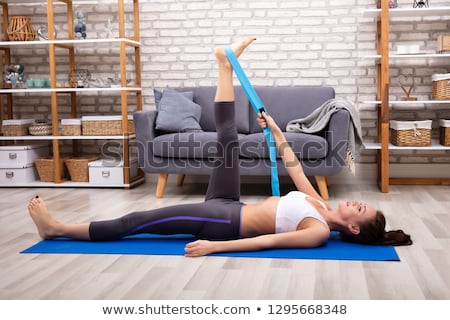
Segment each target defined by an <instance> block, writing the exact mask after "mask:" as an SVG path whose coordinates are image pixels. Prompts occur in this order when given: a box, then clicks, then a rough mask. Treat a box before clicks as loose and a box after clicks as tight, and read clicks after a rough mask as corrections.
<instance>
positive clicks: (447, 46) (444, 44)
mask: <svg viewBox="0 0 450 320" xmlns="http://www.w3.org/2000/svg"><path fill="white" fill-rule="evenodd" d="M445 51H450V34H441V35H440V36H439V37H438V52H445Z"/></svg>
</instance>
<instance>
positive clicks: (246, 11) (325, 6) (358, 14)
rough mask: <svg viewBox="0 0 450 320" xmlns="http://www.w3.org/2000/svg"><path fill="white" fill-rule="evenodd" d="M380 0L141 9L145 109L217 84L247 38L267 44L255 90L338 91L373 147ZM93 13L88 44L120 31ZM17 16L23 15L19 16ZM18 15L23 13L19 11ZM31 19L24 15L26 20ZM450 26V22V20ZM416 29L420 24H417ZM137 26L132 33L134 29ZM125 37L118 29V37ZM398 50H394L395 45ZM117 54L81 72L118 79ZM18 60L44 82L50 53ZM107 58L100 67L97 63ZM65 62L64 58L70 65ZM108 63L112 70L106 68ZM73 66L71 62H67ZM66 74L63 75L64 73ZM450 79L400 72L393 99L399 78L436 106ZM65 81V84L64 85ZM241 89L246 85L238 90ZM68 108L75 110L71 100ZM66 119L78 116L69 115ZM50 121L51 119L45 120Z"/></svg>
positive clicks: (93, 57) (444, 0)
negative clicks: (178, 90)
mask: <svg viewBox="0 0 450 320" xmlns="http://www.w3.org/2000/svg"><path fill="white" fill-rule="evenodd" d="M375 2H376V1H375V0H347V1H342V0H321V1H297V0H295V1H294V0H287V1H274V0H241V1H231V0H220V1H219V0H215V1H208V0H194V1H192V0H147V1H141V4H140V7H141V11H140V20H141V38H142V44H143V46H142V70H143V73H142V79H143V88H144V108H153V107H154V106H153V94H152V89H153V88H155V87H156V88H162V87H165V86H166V85H169V86H174V87H178V86H203V85H214V84H215V81H216V76H217V72H216V67H215V63H214V57H213V54H212V52H213V48H214V47H215V46H220V45H226V44H229V43H230V42H232V41H235V40H237V39H239V38H242V37H246V36H250V35H255V36H257V38H258V40H257V41H256V42H255V43H254V44H253V45H252V46H251V47H250V48H249V50H248V51H247V52H246V53H245V54H244V55H243V56H242V57H241V59H240V61H241V63H242V65H243V67H244V68H245V69H246V71H247V74H248V76H249V78H250V80H251V82H252V83H253V84H254V85H271V86H294V85H327V86H333V87H334V88H335V89H336V94H337V96H340V97H345V98H347V99H349V100H352V101H354V102H356V103H358V106H359V107H360V108H361V118H362V124H363V128H364V135H365V137H366V139H372V140H373V139H374V138H375V136H376V109H375V107H374V106H370V105H369V106H367V105H361V104H359V101H362V100H374V99H375V92H376V82H375V77H374V76H375V69H374V66H375V63H374V61H371V60H364V59H361V58H360V57H361V56H362V55H364V54H365V53H372V54H373V53H374V52H375V21H374V20H371V19H367V18H363V17H362V10H363V9H364V8H373V7H375ZM398 2H399V5H400V6H402V7H412V3H413V0H400V1H398ZM430 4H431V5H432V6H439V5H448V4H449V3H448V0H431V1H430ZM77 9H79V10H84V11H85V12H87V17H88V24H89V26H88V37H96V36H98V35H99V36H101V35H102V34H104V26H105V23H106V21H107V19H108V18H110V17H113V18H114V19H113V26H117V24H116V22H117V17H116V11H115V6H114V5H107V4H101V5H96V6H93V5H85V6H82V5H79V6H77ZM26 10H27V11H26V12H25V14H29V15H31V16H32V21H33V24H34V25H36V26H37V25H39V24H42V23H43V21H45V18H44V17H45V16H44V14H45V8H27V9H26ZM11 13H12V14H14V10H12V12H11ZM15 13H17V12H15ZM20 14H24V12H20ZM448 18H449V20H448V21H450V17H448ZM409 20H411V19H409ZM412 20H413V21H408V20H407V21H406V22H403V23H392V30H393V31H392V34H391V37H392V38H393V39H396V40H398V41H402V42H408V41H414V42H417V43H420V44H421V46H422V47H423V48H424V49H427V50H433V49H434V47H435V44H436V41H435V40H436V37H437V35H438V34H440V33H446V32H447V33H450V22H448V21H445V20H444V21H442V20H438V19H435V18H425V19H412ZM57 21H58V22H57V25H58V28H59V30H58V31H59V32H61V33H64V30H65V29H66V28H67V26H66V25H65V22H64V17H61V18H58V19H57ZM128 27H130V25H128ZM115 31H117V30H115ZM391 46H392V47H393V50H395V48H396V47H395V45H394V44H391ZM115 54H117V50H116V49H108V48H102V47H99V48H94V49H83V52H81V55H80V56H83V58H82V59H81V58H79V59H78V60H77V63H78V65H79V67H80V68H89V69H90V70H91V71H92V73H93V74H94V75H109V76H111V75H114V74H116V73H117V72H118V59H115V58H114V57H113V56H114V55H115ZM19 56H20V57H19V60H20V61H21V62H23V63H24V64H26V66H27V70H28V72H29V73H30V74H39V73H42V74H45V72H47V69H46V61H47V52H46V50H44V49H36V50H34V51H33V52H32V53H26V52H20V55H19ZM98 58H100V63H99V62H98V60H97V59H98ZM62 61H64V59H62ZM102 62H103V64H105V63H106V65H107V66H106V68H105V66H104V65H102ZM62 64H64V62H63V63H62ZM59 68H60V69H59V70H60V71H61V73H62V74H64V66H62V67H59ZM437 72H449V70H448V68H446V67H442V66H437V65H434V64H432V65H430V66H420V65H404V66H401V67H400V68H392V70H391V77H392V83H393V86H392V88H391V95H392V96H393V98H395V97H398V96H399V95H402V91H401V90H400V88H399V86H398V85H396V83H397V81H398V75H399V74H403V73H412V74H414V75H415V76H416V84H417V85H416V91H415V92H414V95H415V96H419V97H421V98H428V97H429V95H430V93H431V74H432V73H437ZM60 78H61V81H63V80H64V79H65V76H62V77H60ZM236 84H237V82H236ZM17 100H18V104H19V106H20V107H19V108H17V110H18V116H28V115H30V114H32V113H36V112H44V114H45V110H43V109H45V106H48V105H49V104H50V99H49V98H48V97H46V96H45V95H44V96H42V97H33V98H22V99H17ZM62 100H63V102H62V103H61V104H62V105H64V104H67V105H68V101H67V102H66V101H64V98H62ZM79 100H80V104H83V105H85V106H86V108H85V109H84V110H88V111H89V112H101V111H108V110H111V109H112V110H118V109H117V108H118V107H114V108H115V109H114V108H112V107H111V105H113V104H114V103H116V104H118V101H119V97H117V98H111V99H106V100H105V99H104V97H102V96H100V97H97V96H87V97H85V96H83V97H80V99H79ZM62 110H63V112H67V113H68V112H69V108H68V107H67V108H64V106H63V107H62ZM39 116H42V113H41V115H39ZM392 116H393V117H398V118H405V119H406V118H411V117H419V118H421V117H427V118H433V119H437V118H440V117H444V118H449V119H450V111H449V107H448V106H446V107H437V108H436V107H432V108H430V107H428V108H426V109H425V108H422V109H419V110H417V109H415V110H408V111H407V112H405V111H403V110H399V109H396V110H393V111H392ZM363 155H364V157H363V161H364V162H367V163H373V162H374V161H375V156H374V154H373V153H370V152H364V153H363ZM448 157H449V154H448V153H446V154H423V153H420V154H417V153H416V152H414V153H413V154H411V152H409V153H406V155H405V154H404V153H402V154H399V155H393V156H392V161H394V162H399V163H404V162H442V159H448Z"/></svg>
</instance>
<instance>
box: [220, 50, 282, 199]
mask: <svg viewBox="0 0 450 320" xmlns="http://www.w3.org/2000/svg"><path fill="white" fill-rule="evenodd" d="M225 54H226V55H227V58H228V61H230V63H231V66H232V67H233V70H234V73H235V74H236V76H237V78H238V79H239V82H240V83H241V86H242V88H243V89H244V91H245V94H246V95H247V98H248V100H249V101H250V103H251V105H252V106H253V109H254V110H255V112H256V113H257V114H258V113H259V112H263V111H264V112H266V109H265V107H264V105H263V103H262V101H261V99H260V98H259V96H258V94H257V93H256V91H255V89H254V88H253V86H252V84H251V83H250V81H249V80H248V78H247V76H246V75H245V72H244V70H243V69H242V67H241V65H240V64H239V61H238V60H237V58H236V55H235V54H234V52H233V50H232V49H231V48H230V47H225ZM263 132H264V137H265V139H266V142H267V146H268V148H269V158H270V163H271V176H272V195H274V196H279V195H280V183H279V180H278V169H277V149H276V147H275V142H274V139H273V135H272V131H270V129H269V127H265V128H264V129H263Z"/></svg>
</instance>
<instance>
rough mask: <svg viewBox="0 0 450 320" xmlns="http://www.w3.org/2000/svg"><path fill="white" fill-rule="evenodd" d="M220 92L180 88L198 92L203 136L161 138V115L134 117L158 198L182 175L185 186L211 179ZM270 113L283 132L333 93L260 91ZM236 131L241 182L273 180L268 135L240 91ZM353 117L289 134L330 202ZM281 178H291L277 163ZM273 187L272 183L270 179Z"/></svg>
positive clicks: (142, 161)
mask: <svg viewBox="0 0 450 320" xmlns="http://www.w3.org/2000/svg"><path fill="white" fill-rule="evenodd" d="M215 89H216V88H215V87H195V88H179V89H176V90H177V91H182V92H190V91H192V92H193V102H195V103H196V104H198V105H200V106H201V118H200V121H199V124H200V126H201V129H202V130H203V131H201V130H195V131H192V132H161V131H159V130H156V129H155V127H156V119H157V117H158V110H144V111H138V112H135V113H134V115H133V116H134V125H135V129H136V139H137V146H138V159H139V166H140V167H141V168H142V169H143V170H144V172H146V173H159V179H158V185H157V190H156V197H157V198H161V197H162V196H163V193H164V189H165V186H166V182H167V178H168V175H169V174H178V175H179V179H178V183H179V184H182V183H183V179H184V176H185V175H209V174H210V172H211V170H212V167H213V162H214V150H215V149H214V141H215V140H216V133H215V124H214V115H213V105H214V102H213V101H214V95H215ZM255 90H256V92H257V93H258V95H259V97H260V98H261V100H262V101H263V103H264V105H265V106H266V109H267V112H268V113H269V114H270V115H271V116H272V117H273V118H274V119H275V121H276V122H277V124H278V125H279V126H280V128H282V129H283V130H284V129H285V128H286V125H287V123H288V122H289V121H290V120H293V119H298V118H302V117H305V116H307V115H308V114H310V113H311V112H312V111H313V110H314V109H316V108H317V107H319V106H320V105H322V104H323V103H324V102H325V101H327V100H329V99H332V98H334V97H335V92H334V89H333V88H330V87H322V86H298V87H255ZM235 94H236V126H237V129H238V134H239V141H240V151H239V152H240V154H239V156H240V172H241V175H242V176H246V175H259V176H270V174H271V173H270V160H269V153H268V150H267V145H266V143H265V141H264V134H263V133H262V130H261V128H260V127H259V125H258V124H257V122H256V115H255V112H254V110H253V108H252V106H251V105H250V103H249V101H248V100H247V97H246V95H245V93H244V92H243V90H242V88H241V87H235ZM349 125H350V115H349V113H348V112H347V111H346V110H339V111H338V112H336V113H335V114H334V115H333V116H332V118H331V119H330V122H329V124H328V127H327V128H326V129H325V130H323V131H322V132H319V133H317V134H304V133H292V132H286V133H285V136H286V139H287V141H288V142H289V143H290V144H291V146H292V148H293V149H294V152H295V153H296V154H297V155H298V157H299V159H301V162H302V164H303V168H304V171H305V173H306V175H307V176H309V177H314V178H315V180H316V183H317V186H318V189H319V192H320V194H321V196H322V197H323V198H324V199H328V197H329V196H328V189H327V179H326V177H327V176H331V175H334V174H336V173H338V172H339V171H340V170H341V169H342V168H343V167H344V166H346V164H345V152H346V147H347V134H348V128H349ZM277 165H278V173H279V176H286V175H287V172H286V170H285V168H284V167H283V163H282V162H281V159H278V160H277ZM267 183H268V184H270V178H268V182H267Z"/></svg>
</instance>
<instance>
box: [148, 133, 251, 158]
mask: <svg viewBox="0 0 450 320" xmlns="http://www.w3.org/2000/svg"><path fill="white" fill-rule="evenodd" d="M242 136H243V135H242V134H239V135H238V137H239V138H241V137H242ZM216 141H217V133H216V132H186V133H171V134H164V135H161V136H157V137H155V139H154V140H153V145H152V148H153V154H154V155H155V156H158V157H163V158H192V159H206V158H213V157H215V155H216V152H217V148H216Z"/></svg>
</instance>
